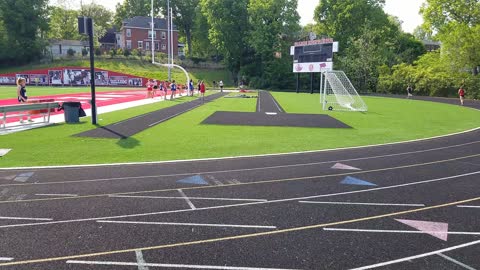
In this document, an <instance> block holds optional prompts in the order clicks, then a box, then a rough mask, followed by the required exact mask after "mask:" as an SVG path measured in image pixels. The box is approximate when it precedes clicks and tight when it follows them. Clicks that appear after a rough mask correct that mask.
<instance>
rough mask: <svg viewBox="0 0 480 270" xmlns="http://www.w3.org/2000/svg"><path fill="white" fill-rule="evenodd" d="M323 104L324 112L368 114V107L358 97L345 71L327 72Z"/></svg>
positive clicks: (322, 91) (322, 92) (323, 87)
mask: <svg viewBox="0 0 480 270" xmlns="http://www.w3.org/2000/svg"><path fill="white" fill-rule="evenodd" d="M323 77H324V81H323V83H322V87H321V88H322V89H321V91H320V93H321V98H320V100H321V102H322V104H323V110H329V111H359V112H366V111H367V110H368V107H367V105H366V104H365V102H363V99H362V98H361V97H360V96H359V95H358V92H357V90H355V87H354V86H353V85H352V82H350V80H349V79H348V77H347V75H345V72H343V71H338V70H334V71H327V72H324V73H323Z"/></svg>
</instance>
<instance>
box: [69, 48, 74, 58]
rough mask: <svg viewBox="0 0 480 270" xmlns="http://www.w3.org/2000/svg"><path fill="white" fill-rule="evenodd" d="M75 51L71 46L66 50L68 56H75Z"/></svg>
mask: <svg viewBox="0 0 480 270" xmlns="http://www.w3.org/2000/svg"><path fill="white" fill-rule="evenodd" d="M75 53H76V52H75V51H74V50H73V49H72V48H70V49H68V51H67V55H68V56H70V57H72V56H75Z"/></svg>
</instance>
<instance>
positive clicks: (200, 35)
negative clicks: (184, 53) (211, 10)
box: [191, 6, 218, 57]
mask: <svg viewBox="0 0 480 270" xmlns="http://www.w3.org/2000/svg"><path fill="white" fill-rule="evenodd" d="M196 13H197V15H196V16H195V22H194V24H193V29H192V47H191V48H192V55H193V56H196V57H210V56H216V55H218V50H217V49H216V48H215V46H213V45H212V43H211V42H210V39H209V38H208V32H209V30H208V29H209V27H210V26H209V25H208V21H207V17H205V15H204V14H203V13H202V12H201V8H200V6H198V7H197V12H196Z"/></svg>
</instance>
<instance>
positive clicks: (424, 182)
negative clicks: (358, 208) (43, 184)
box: [0, 171, 480, 229]
mask: <svg viewBox="0 0 480 270" xmlns="http://www.w3.org/2000/svg"><path fill="white" fill-rule="evenodd" d="M477 174H480V171H477V172H473V173H466V174H460V175H454V176H449V177H442V178H438V179H431V180H425V181H418V182H413V183H408V184H401V185H394V186H387V187H381V188H372V189H365V190H357V191H348V192H340V193H331V194H324V195H317V196H309V197H298V198H289V199H281V200H271V201H266V202H249V203H241V204H232V205H221V206H212V207H203V208H197V209H195V210H193V209H182V210H171V211H163V212H150V213H140V214H131V215H122V216H110V217H98V218H84V219H72V220H61V221H51V222H41V223H26V224H13V225H3V226H0V229H3V228H13V227H26V226H39V225H50V224H62V223H74V222H86V221H96V220H105V219H118V218H129V217H142V216H152V215H162V214H171V213H182V212H191V211H199V210H212V209H221V208H230V207H239V206H249V205H260V204H270V203H279V202H289V201H300V200H308V199H314V198H325V197H334V196H340V195H347V194H354V193H364V192H371V191H377V190H384V189H393V188H398V187H405V186H414V185H420V184H426V183H433V182H439V181H444V180H450V179H456V178H461V177H466V176H472V175H477Z"/></svg>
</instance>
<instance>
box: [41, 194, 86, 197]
mask: <svg viewBox="0 0 480 270" xmlns="http://www.w3.org/2000/svg"><path fill="white" fill-rule="evenodd" d="M35 196H52V197H55V196H60V197H62V196H63V197H77V196H78V195H77V194H35Z"/></svg>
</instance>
